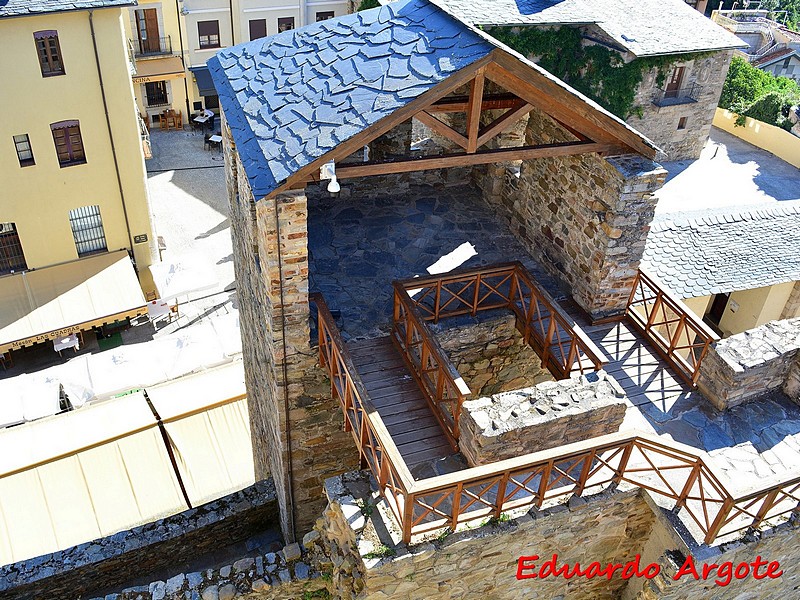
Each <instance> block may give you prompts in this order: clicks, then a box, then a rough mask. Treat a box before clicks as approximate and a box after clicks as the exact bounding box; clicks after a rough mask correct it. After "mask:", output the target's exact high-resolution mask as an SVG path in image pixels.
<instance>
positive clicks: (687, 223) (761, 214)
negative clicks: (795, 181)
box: [650, 203, 800, 231]
mask: <svg viewBox="0 0 800 600" xmlns="http://www.w3.org/2000/svg"><path fill="white" fill-rule="evenodd" d="M792 215H800V203H798V204H793V205H791V206H780V205H776V206H769V205H767V206H764V205H754V206H751V207H743V208H742V210H738V211H732V212H725V213H711V214H704V215H702V216H696V217H683V218H680V217H678V218H675V219H664V220H659V221H654V222H653V223H651V225H650V230H651V231H666V230H668V229H672V228H673V227H692V226H698V225H699V226H704V225H726V224H730V223H737V222H743V221H759V220H766V219H772V218H775V217H788V216H792ZM726 217H728V218H732V219H733V221H729V220H728V219H727V218H726Z"/></svg>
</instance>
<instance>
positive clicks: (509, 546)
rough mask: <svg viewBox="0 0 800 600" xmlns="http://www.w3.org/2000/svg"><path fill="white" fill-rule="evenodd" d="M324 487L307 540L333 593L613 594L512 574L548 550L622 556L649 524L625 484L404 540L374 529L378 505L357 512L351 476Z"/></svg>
mask: <svg viewBox="0 0 800 600" xmlns="http://www.w3.org/2000/svg"><path fill="white" fill-rule="evenodd" d="M362 489H363V484H362ZM326 492H327V493H328V500H329V505H328V509H327V510H326V516H325V519H324V520H323V521H324V522H323V521H320V522H319V523H318V531H319V536H318V537H317V536H315V537H314V539H311V538H310V537H309V538H308V539H307V542H308V545H309V546H310V547H311V548H312V549H315V548H316V550H314V551H315V552H320V553H326V554H330V556H331V559H330V568H331V569H332V575H331V581H332V582H333V587H332V589H331V594H332V596H333V597H335V598H340V599H342V600H350V599H352V598H363V599H366V600H388V599H390V598H391V599H392V600H412V599H413V600H417V599H419V598H425V599H426V600H445V599H451V598H491V599H492V600H506V599H507V600H518V599H519V598H562V599H563V598H580V599H582V600H600V599H605V598H608V599H611V598H619V596H620V593H621V590H622V589H623V588H625V586H626V585H627V583H628V582H627V581H626V580H622V579H620V578H615V579H614V580H612V581H610V582H609V581H607V580H606V579H605V578H604V577H598V578H594V579H584V578H575V579H570V580H565V579H562V578H548V579H526V580H518V579H517V578H516V573H517V561H518V559H519V557H520V556H526V555H532V554H536V555H539V556H541V557H542V560H546V559H548V558H550V557H552V555H553V554H554V553H557V554H558V556H559V558H558V561H559V564H563V563H566V562H568V563H575V562H580V563H581V565H586V564H588V563H590V562H592V561H600V562H601V563H602V564H605V563H606V562H620V561H621V562H625V561H627V560H632V559H633V558H634V557H635V555H636V554H637V553H640V552H641V551H642V547H643V544H644V543H645V541H646V540H647V539H648V537H649V535H650V531H651V529H652V527H653V523H654V515H653V512H652V510H651V509H650V507H649V505H648V504H647V503H646V502H645V501H644V498H643V497H642V494H641V492H640V491H639V490H630V489H629V490H627V491H624V492H623V491H617V492H605V493H602V494H599V495H596V496H592V497H589V498H585V499H583V498H576V499H574V501H570V503H569V505H563V504H562V505H558V506H555V507H552V508H549V509H545V510H541V511H535V510H534V511H531V512H529V513H526V514H524V515H522V516H520V517H518V518H513V519H509V520H507V521H505V522H499V523H495V522H487V523H485V524H483V525H481V526H478V527H477V528H475V529H470V530H466V531H463V532H458V533H453V534H450V535H445V536H440V537H439V538H437V539H435V540H433V541H431V542H428V543H421V544H416V545H409V546H406V545H404V544H393V543H392V542H391V540H389V539H386V534H385V533H379V532H385V531H386V526H387V522H386V520H385V518H384V517H383V516H382V515H383V513H382V511H381V510H380V506H378V507H375V508H371V507H370V509H368V510H365V511H364V512H366V513H369V515H370V516H369V517H365V516H364V515H363V514H362V513H361V512H360V511H359V509H358V505H357V503H356V502H357V501H356V500H354V499H353V498H354V497H357V496H358V490H354V489H353V487H352V483H348V482H346V481H342V479H341V478H334V480H333V481H331V480H328V482H326ZM389 527H391V525H389ZM378 538H380V539H378ZM312 554H313V552H312Z"/></svg>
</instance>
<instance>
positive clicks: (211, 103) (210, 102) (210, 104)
mask: <svg viewBox="0 0 800 600" xmlns="http://www.w3.org/2000/svg"><path fill="white" fill-rule="evenodd" d="M203 100H204V101H205V103H206V108H219V96H217V95H216V94H214V95H213V96H203Z"/></svg>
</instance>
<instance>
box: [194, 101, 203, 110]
mask: <svg viewBox="0 0 800 600" xmlns="http://www.w3.org/2000/svg"><path fill="white" fill-rule="evenodd" d="M192 109H193V110H194V111H195V112H197V111H200V110H203V103H202V102H192Z"/></svg>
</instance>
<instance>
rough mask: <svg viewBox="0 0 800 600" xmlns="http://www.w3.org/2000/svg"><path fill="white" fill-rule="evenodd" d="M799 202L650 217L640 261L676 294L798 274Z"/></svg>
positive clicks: (754, 285) (775, 281)
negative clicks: (660, 218) (662, 218)
mask: <svg viewBox="0 0 800 600" xmlns="http://www.w3.org/2000/svg"><path fill="white" fill-rule="evenodd" d="M799 250H800V205H793V206H786V207H781V206H778V207H774V208H772V207H767V208H764V207H758V208H753V209H748V210H744V211H742V212H739V213H728V214H712V215H707V216H702V217H698V218H694V219H686V218H680V219H676V220H674V221H658V222H655V223H653V225H652V226H651V229H650V233H649V235H648V237H647V245H646V247H645V251H644V257H643V258H642V267H643V268H645V269H647V270H649V271H651V272H652V273H654V274H655V275H657V276H658V277H659V278H660V279H661V280H662V281H663V282H664V283H665V284H666V285H667V286H668V287H669V288H670V289H672V290H673V291H674V292H675V293H676V294H677V295H678V296H680V297H681V298H698V297H701V296H708V295H710V294H720V293H726V292H733V291H736V290H747V289H752V288H758V287H764V286H768V285H775V284H778V283H786V282H789V281H799V280H800V251H799Z"/></svg>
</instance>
